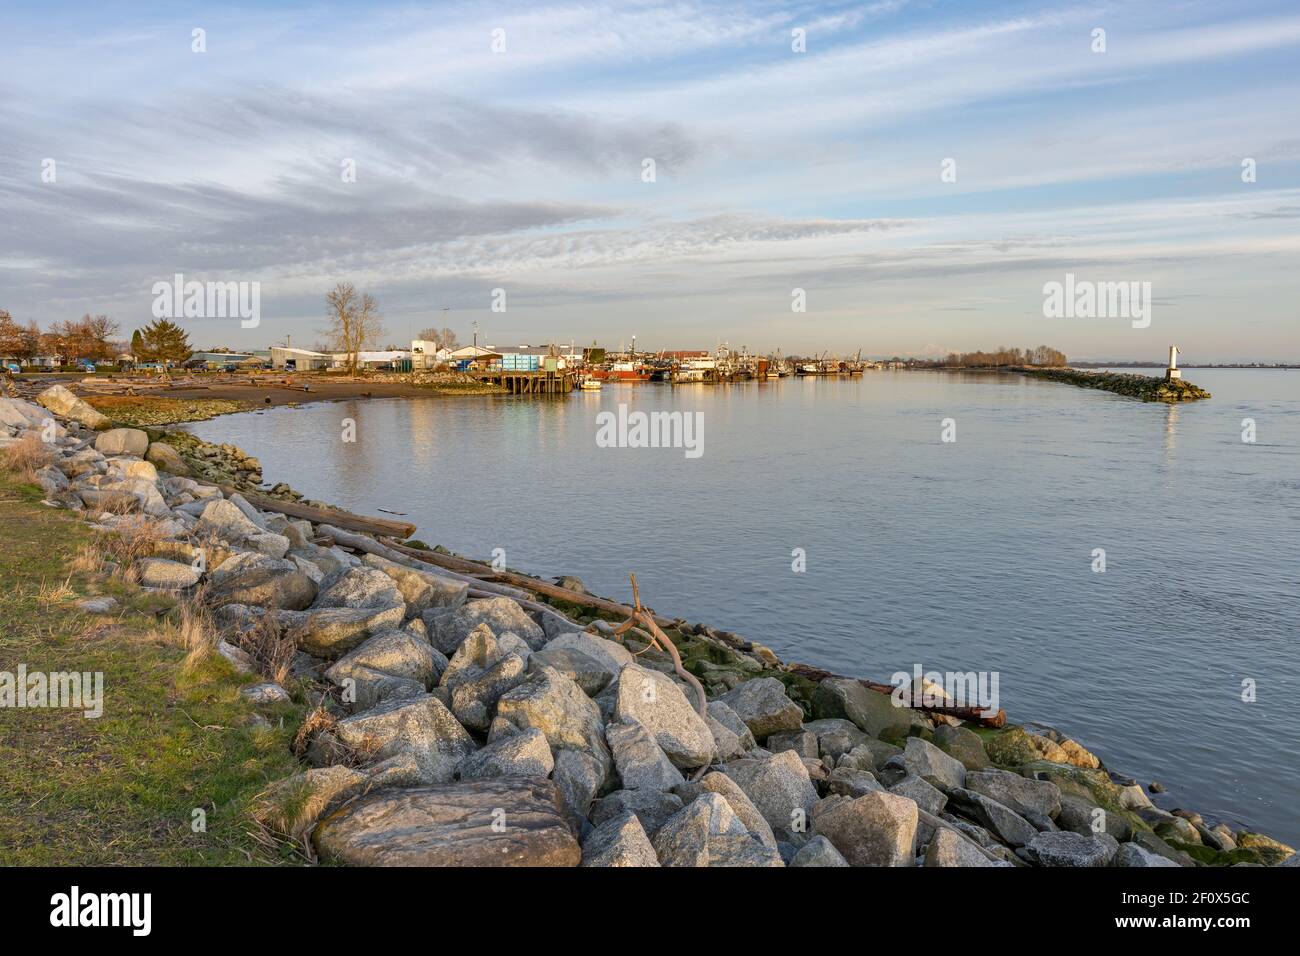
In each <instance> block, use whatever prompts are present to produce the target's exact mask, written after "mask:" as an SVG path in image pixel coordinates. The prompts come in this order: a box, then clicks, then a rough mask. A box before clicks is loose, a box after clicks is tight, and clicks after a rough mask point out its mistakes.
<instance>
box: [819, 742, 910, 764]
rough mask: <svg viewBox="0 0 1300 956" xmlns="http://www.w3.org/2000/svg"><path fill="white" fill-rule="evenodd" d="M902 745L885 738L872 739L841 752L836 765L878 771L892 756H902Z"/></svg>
mask: <svg viewBox="0 0 1300 956" xmlns="http://www.w3.org/2000/svg"><path fill="white" fill-rule="evenodd" d="M902 753H903V748H902V747H896V746H894V745H893V744H891V743H886V742H885V741H883V740H872V739H870V738H868V740H867V742H866V743H864V744H860V745H859V746H856V747H854V748H853V749H852V750H850V751H849V752H848V753H845V754H840V756H839V758H838V759H837V760H836V761H835V766H836V767H853V768H856V769H858V770H870V771H873V772H875V771H877V770H880V769H881V768H883V767H884V765H885V762H886V761H887V760H889V759H890V758H891V757H896V756H900V755H901V754H902Z"/></svg>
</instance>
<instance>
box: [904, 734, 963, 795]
mask: <svg viewBox="0 0 1300 956" xmlns="http://www.w3.org/2000/svg"><path fill="white" fill-rule="evenodd" d="M902 759H903V765H904V766H905V767H906V768H907V772H908V773H912V774H916V776H918V777H920V778H921V779H922V780H924V781H925V782H926V783H928V784H930V785H931V786H933V787H938V788H939V789H940V790H943V791H944V792H945V793H946V792H947V791H949V790H955V789H958V788H960V787H962V786H964V785H965V782H966V768H965V767H964V766H962V762H961V761H960V760H957V759H956V758H955V757H950V756H948V755H947V754H946V753H944V752H943V751H942V750H940V749H939V748H938V747H936V746H935V745H934V744H932V743H930V741H928V740H922V739H921V738H920V737H908V738H907V743H906V744H905V745H904V747H903V755H902Z"/></svg>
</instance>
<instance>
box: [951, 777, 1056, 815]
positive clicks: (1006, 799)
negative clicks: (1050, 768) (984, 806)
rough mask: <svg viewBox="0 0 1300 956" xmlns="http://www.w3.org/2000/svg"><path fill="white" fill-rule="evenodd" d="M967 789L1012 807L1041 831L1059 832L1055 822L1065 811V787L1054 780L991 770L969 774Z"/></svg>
mask: <svg viewBox="0 0 1300 956" xmlns="http://www.w3.org/2000/svg"><path fill="white" fill-rule="evenodd" d="M966 789H967V790H971V791H974V792H975V793H982V794H984V796H986V797H991V798H992V799H994V800H996V801H997V802H998V803H1000V804H1002V805H1003V806H1004V807H1010V808H1011V809H1012V810H1014V811H1015V812H1016V813H1018V814H1020V815H1021V816H1022V817H1024V818H1025V819H1026V820H1028V821H1029V822H1030V823H1032V824H1033V825H1034V826H1036V827H1038V829H1040V830H1051V829H1055V827H1054V826H1053V824H1052V820H1053V819H1054V818H1055V817H1056V815H1057V814H1059V813H1060V812H1061V788H1060V787H1058V786H1057V785H1056V784H1054V783H1052V782H1051V781H1050V780H1031V779H1029V778H1028V777H1022V776H1021V775H1020V774H1018V773H1010V772H1009V771H1006V770H999V769H997V768H996V767H990V768H989V769H987V770H972V771H970V772H968V773H967V774H966Z"/></svg>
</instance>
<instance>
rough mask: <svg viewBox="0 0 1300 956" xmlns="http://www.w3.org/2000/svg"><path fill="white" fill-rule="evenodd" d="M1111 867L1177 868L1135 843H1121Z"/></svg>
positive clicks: (1173, 863)
mask: <svg viewBox="0 0 1300 956" xmlns="http://www.w3.org/2000/svg"><path fill="white" fill-rule="evenodd" d="M1111 865H1112V866H1124V867H1150V866H1173V867H1176V866H1178V864H1177V863H1175V862H1174V861H1173V860H1170V859H1166V858H1165V857H1163V856H1160V855H1159V854H1158V853H1152V852H1151V851H1150V850H1147V849H1144V848H1143V847H1141V846H1139V845H1138V844H1136V843H1121V844H1120V845H1119V849H1118V850H1117V851H1116V852H1115V857H1114V859H1113V860H1112V861H1111ZM1283 865H1284V866H1285V865H1286V864H1283Z"/></svg>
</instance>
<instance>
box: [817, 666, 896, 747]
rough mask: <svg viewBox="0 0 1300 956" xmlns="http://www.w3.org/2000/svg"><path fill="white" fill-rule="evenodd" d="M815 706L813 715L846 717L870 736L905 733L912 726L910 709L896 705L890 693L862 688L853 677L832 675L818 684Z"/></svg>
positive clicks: (820, 717)
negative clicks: (892, 732)
mask: <svg viewBox="0 0 1300 956" xmlns="http://www.w3.org/2000/svg"><path fill="white" fill-rule="evenodd" d="M812 707H813V716H814V717H817V718H818V719H824V718H827V717H843V718H845V719H847V720H851V721H852V722H853V723H854V724H856V725H857V726H858V727H859V728H860V729H861V730H863V731H865V732H866V733H867V735H868V736H870V737H879V736H880V735H881V734H882V733H885V732H886V731H894V732H897V733H900V734H906V733H907V732H908V729H909V728H910V727H911V726H912V717H911V713H910V712H909V711H908V709H907V708H905V707H895V706H894V702H893V698H892V697H890V696H889V695H888V694H882V693H880V692H878V691H874V690H871V689H869V688H866V687H863V686H862V685H861V684H859V683H858V682H857V681H855V680H852V679H850V678H836V677H830V678H827V679H826V680H824V681H822V682H821V683H820V684H818V685H817V690H816V691H814V692H813V700H812Z"/></svg>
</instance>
